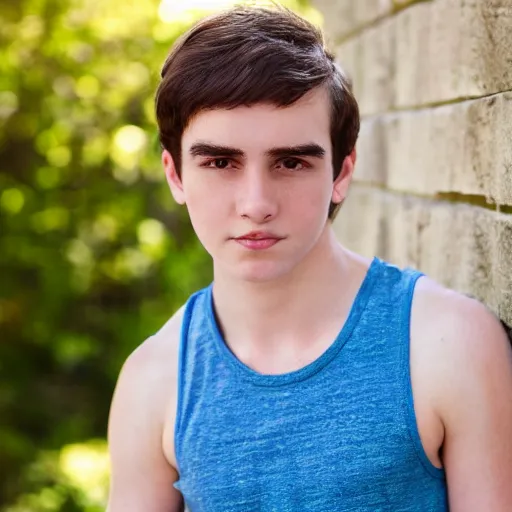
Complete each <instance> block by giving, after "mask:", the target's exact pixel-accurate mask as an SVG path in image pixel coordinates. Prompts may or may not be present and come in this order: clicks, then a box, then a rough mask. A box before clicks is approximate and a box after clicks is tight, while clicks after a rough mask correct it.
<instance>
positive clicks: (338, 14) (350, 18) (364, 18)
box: [312, 0, 393, 41]
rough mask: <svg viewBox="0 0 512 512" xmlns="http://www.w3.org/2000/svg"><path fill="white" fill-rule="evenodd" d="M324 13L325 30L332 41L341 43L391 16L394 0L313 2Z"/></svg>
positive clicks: (327, 0)
mask: <svg viewBox="0 0 512 512" xmlns="http://www.w3.org/2000/svg"><path fill="white" fill-rule="evenodd" d="M312 3H313V6H314V7H316V8H317V9H318V10H319V11H320V12H322V14H323V17H324V30H325V33H326V36H327V39H328V40H330V41H341V40H344V39H346V38H347V37H348V36H349V35H352V34H354V33H356V32H360V31H362V30H363V29H364V27H366V26H367V25H369V24H371V23H373V22H375V21H376V20H378V19H380V18H383V17H385V16H387V15H388V14H390V13H391V12H392V10H393V1H392V0H357V2H356V1H354V0H334V1H333V0H313V2H312Z"/></svg>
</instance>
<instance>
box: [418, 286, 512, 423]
mask: <svg viewBox="0 0 512 512" xmlns="http://www.w3.org/2000/svg"><path fill="white" fill-rule="evenodd" d="M411 334H412V336H411V346H412V352H413V353H415V354H416V360H417V364H416V366H417V368H418V369H417V372H418V373H422V372H423V373H425V374H426V373H427V372H428V374H429V375H428V378H429V379H428V380H429V387H430V389H429V391H430V392H431V393H432V396H433V397H435V404H436V407H437V409H438V411H439V413H440V415H441V417H442V418H443V423H445V427H449V426H450V425H451V426H452V427H453V426H454V425H455V424H456V423H457V421H458V418H459V417H460V416H461V415H462V416H463V414H462V412H461V408H464V407H467V405H468V404H473V406H477V405H478V406H482V407H483V406H484V404H476V403H474V402H475V400H476V399H477V397H480V400H482V401H485V402H486V403H485V407H492V405H493V402H494V401H496V400H498V401H500V400H502V401H507V400H508V401H510V402H511V403H512V350H511V346H510V342H509V339H508V336H507V333H506V331H505V329H504V328H503V325H502V324H501V322H500V321H499V319H498V318H497V317H496V316H495V315H494V314H493V313H492V312H491V311H490V310H489V309H488V308H487V307H486V306H485V305H484V304H482V303H481V302H479V301H478V300H476V299H473V298H470V297H467V296H465V295H463V294H460V293H457V292H455V291H453V290H450V289H447V288H445V287H443V286H442V285H440V284H438V283H436V282H435V281H433V280H431V279H429V278H426V277H423V278H421V279H420V280H419V281H418V284H417V288H416V293H415V296H414V303H413V312H412V331H411ZM425 376H426V375H425ZM491 395H492V396H491ZM481 410H483V409H481ZM459 413H460V414H459Z"/></svg>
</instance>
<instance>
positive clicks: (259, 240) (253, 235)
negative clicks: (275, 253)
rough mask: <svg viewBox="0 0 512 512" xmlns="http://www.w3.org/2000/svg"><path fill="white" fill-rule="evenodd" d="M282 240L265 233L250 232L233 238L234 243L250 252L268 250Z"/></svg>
mask: <svg viewBox="0 0 512 512" xmlns="http://www.w3.org/2000/svg"><path fill="white" fill-rule="evenodd" d="M282 239H283V237H280V236H277V235H275V234H273V233H269V232H265V231H251V232H250V233H246V234H245V235H242V236H239V237H237V238H234V240H235V242H238V243H239V244H240V245H242V246H243V247H245V248H246V249H251V250H262V249H269V248H270V247H272V246H273V245H275V244H277V243H278V242H279V241H281V240H282Z"/></svg>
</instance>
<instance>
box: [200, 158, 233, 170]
mask: <svg viewBox="0 0 512 512" xmlns="http://www.w3.org/2000/svg"><path fill="white" fill-rule="evenodd" d="M229 164H230V160H229V159H228V158H214V159H213V160H208V161H207V162H205V163H204V164H203V166H204V167H209V168H211V169H227V168H228V167H229Z"/></svg>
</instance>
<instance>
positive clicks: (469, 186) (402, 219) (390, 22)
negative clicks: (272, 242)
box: [314, 0, 512, 324]
mask: <svg viewBox="0 0 512 512" xmlns="http://www.w3.org/2000/svg"><path fill="white" fill-rule="evenodd" d="M314 4H316V7H317V8H319V9H320V10H321V11H322V12H323V14H324V18H325V26H324V28H325V31H326V36H327V44H328V46H329V48H331V49H333V50H335V51H336V55H337V59H338V61H339V64H340V65H341V66H342V67H343V68H344V69H346V70H347V71H348V73H349V74H350V75H351V77H352V79H353V81H354V90H355V94H356V97H357V99H358V101H359V104H360V108H361V113H362V126H361V134H360V139H359V142H358V162H357V166H356V181H355V183H354V185H353V188H352V190H351V193H350V197H349V198H348V199H347V201H346V203H345V205H344V206H343V208H342V210H341V211H340V214H339V216H338V219H337V220H336V222H335V227H336V230H337V233H338V234H339V236H340V238H341V240H342V241H343V242H344V243H345V244H346V245H347V246H348V247H349V248H352V249H353V250H356V251H358V252H361V253H363V254H365V255H368V256H372V255H374V254H377V255H379V256H381V257H383V258H385V259H387V260H389V261H391V262H393V263H396V264H398V265H401V266H407V265H410V266H413V267H415V268H418V269H420V270H422V271H424V272H425V273H427V274H429V275H430V276H431V277H433V278H435V279H437V280H439V281H441V282H443V283H445V284H446V285H448V286H450V287H452V288H455V289H458V290H460V291H462V292H464V293H468V294H471V295H474V296H476V297H478V298H479V299H481V300H483V301H484V302H485V303H487V304H488V305H489V306H490V307H491V309H493V310H494V311H495V312H496V313H497V314H499V315H500V316H501V318H503V319H504V320H506V321H507V322H508V323H509V324H512V0H431V1H404V0H402V1H399V0H394V1H392V0H357V1H356V0H315V1H314Z"/></svg>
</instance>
